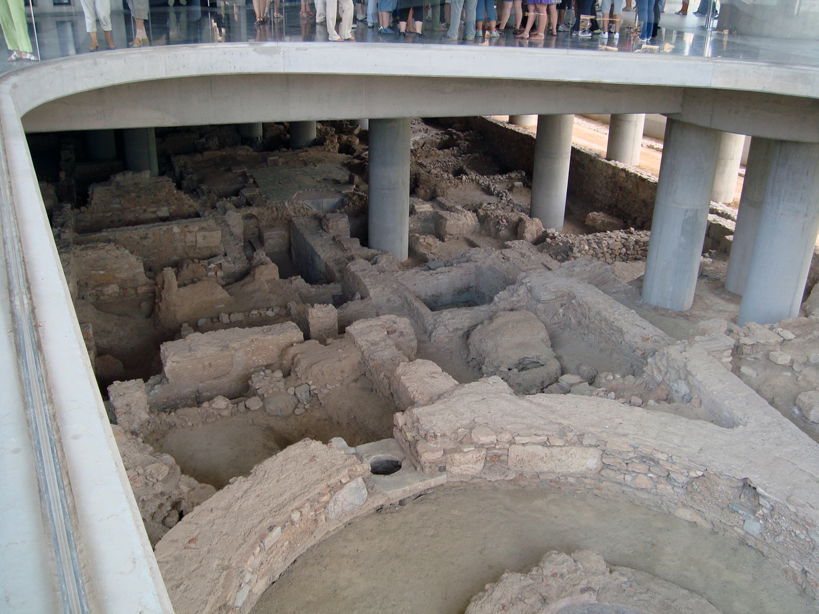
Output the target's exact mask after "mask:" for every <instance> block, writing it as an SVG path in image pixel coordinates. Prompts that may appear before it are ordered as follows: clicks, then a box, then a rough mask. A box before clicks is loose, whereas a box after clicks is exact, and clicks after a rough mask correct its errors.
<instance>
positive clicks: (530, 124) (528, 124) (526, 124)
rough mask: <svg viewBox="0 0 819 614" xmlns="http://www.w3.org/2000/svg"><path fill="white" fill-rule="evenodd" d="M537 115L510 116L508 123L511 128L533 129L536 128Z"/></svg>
mask: <svg viewBox="0 0 819 614" xmlns="http://www.w3.org/2000/svg"><path fill="white" fill-rule="evenodd" d="M537 122H538V116H537V115H510V116H509V123H510V124H512V125H513V126H520V127H521V128H534V127H535V126H537Z"/></svg>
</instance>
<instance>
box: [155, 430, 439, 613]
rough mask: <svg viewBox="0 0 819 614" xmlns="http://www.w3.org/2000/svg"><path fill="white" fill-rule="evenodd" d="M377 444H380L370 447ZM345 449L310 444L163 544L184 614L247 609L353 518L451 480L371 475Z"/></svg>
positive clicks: (168, 580)
mask: <svg viewBox="0 0 819 614" xmlns="http://www.w3.org/2000/svg"><path fill="white" fill-rule="evenodd" d="M370 445H373V444H370ZM353 453H354V450H353V449H351V448H347V447H346V446H343V447H340V448H339V449H337V448H335V447H333V446H326V445H324V444H321V443H318V442H316V441H311V440H309V439H305V440H303V441H301V442H299V443H297V444H294V445H292V446H290V447H288V448H286V449H285V450H283V451H282V452H280V453H279V454H277V455H276V456H274V457H272V458H270V459H268V460H266V461H264V462H263V463H261V464H259V465H257V466H256V467H255V468H254V469H253V472H252V473H251V474H250V475H249V476H248V477H246V478H238V479H237V480H235V481H234V482H232V483H231V484H229V485H228V486H226V487H225V488H224V489H222V490H221V491H219V492H218V493H216V494H215V495H214V496H212V497H211V498H210V499H208V500H207V501H206V502H205V503H204V504H202V505H200V506H199V507H197V508H196V509H195V510H194V511H193V512H192V513H190V514H188V515H187V516H185V518H184V519H183V521H182V522H180V523H179V524H178V525H176V526H175V527H174V528H173V529H171V531H169V532H168V533H167V534H166V535H165V536H164V537H163V538H162V540H161V541H160V542H159V543H158V544H157V546H156V558H157V562H158V563H159V568H160V571H161V572H162V577H163V579H164V580H165V585H166V586H167V587H168V592H169V594H170V596H171V601H172V602H173V605H174V608H175V610H176V612H177V613H178V614H188V613H190V614H210V613H213V612H220V613H236V614H239V613H244V612H248V611H250V609H251V608H252V607H253V605H254V604H255V603H256V601H257V600H258V599H259V597H260V596H261V594H262V593H263V592H264V591H265V589H267V587H268V586H270V584H271V583H272V582H273V581H275V580H276V579H277V578H278V577H279V576H280V575H281V574H282V573H283V572H284V571H285V570H286V569H287V567H288V566H289V565H290V564H291V563H293V561H295V560H296V558H298V557H299V556H300V555H301V554H302V553H304V552H305V551H307V550H308V549H309V548H310V547H311V546H313V545H314V544H316V543H318V542H319V541H321V540H322V539H323V538H324V537H326V536H327V535H328V534H329V533H331V532H332V531H334V530H336V529H338V528H340V527H341V526H343V525H344V524H345V523H347V522H349V521H350V520H352V519H353V518H356V517H359V516H362V515H364V514H367V513H370V512H372V511H373V510H375V509H376V508H377V507H379V506H382V505H388V504H391V503H395V502H397V501H399V500H400V499H402V498H405V497H408V496H412V495H414V494H416V493H418V492H420V491H422V490H425V489H427V488H431V487H434V486H437V485H440V484H442V483H443V482H444V481H445V478H441V477H435V478H426V477H424V476H420V475H417V474H415V472H413V471H412V470H411V469H409V468H408V469H406V470H405V469H402V470H401V471H400V472H399V473H397V474H395V476H401V477H395V478H394V477H393V476H371V475H370V473H369V467H368V465H367V464H366V463H363V462H361V461H360V460H359V459H358V458H357V457H356V456H354V455H353Z"/></svg>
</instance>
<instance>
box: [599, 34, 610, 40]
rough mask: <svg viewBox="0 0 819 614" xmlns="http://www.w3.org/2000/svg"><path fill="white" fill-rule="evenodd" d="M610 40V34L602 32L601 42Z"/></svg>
mask: <svg viewBox="0 0 819 614" xmlns="http://www.w3.org/2000/svg"><path fill="white" fill-rule="evenodd" d="M608 39H609V33H608V32H601V33H600V40H601V41H607V40H608Z"/></svg>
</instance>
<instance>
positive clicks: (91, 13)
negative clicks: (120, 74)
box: [0, 0, 100, 51]
mask: <svg viewBox="0 0 819 614" xmlns="http://www.w3.org/2000/svg"><path fill="white" fill-rule="evenodd" d="M0 1H2V0H0ZM3 3H4V4H5V2H3ZM80 5H81V6H82V14H83V16H84V17H85V31H86V32H88V51H96V50H97V49H98V48H99V46H100V45H99V41H98V40H97V11H96V9H95V7H94V0H80Z"/></svg>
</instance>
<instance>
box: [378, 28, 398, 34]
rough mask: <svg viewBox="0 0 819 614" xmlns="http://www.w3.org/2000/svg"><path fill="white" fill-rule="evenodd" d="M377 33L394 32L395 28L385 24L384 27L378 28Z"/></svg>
mask: <svg viewBox="0 0 819 614" xmlns="http://www.w3.org/2000/svg"><path fill="white" fill-rule="evenodd" d="M378 33H379V34H395V30H393V29H392V28H390V27H389V26H387V27H386V28H378Z"/></svg>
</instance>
